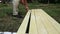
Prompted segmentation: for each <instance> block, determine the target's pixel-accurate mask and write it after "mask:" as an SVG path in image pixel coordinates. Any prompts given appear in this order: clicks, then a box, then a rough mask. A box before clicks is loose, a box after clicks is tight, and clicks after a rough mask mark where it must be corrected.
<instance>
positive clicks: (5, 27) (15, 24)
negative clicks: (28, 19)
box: [0, 3, 60, 32]
mask: <svg viewBox="0 0 60 34" xmlns="http://www.w3.org/2000/svg"><path fill="white" fill-rule="evenodd" d="M18 8H19V10H18V11H19V12H20V15H21V16H23V17H24V16H25V15H26V13H27V12H26V10H25V8H24V6H23V5H21V4H20V5H19V7H18ZM29 8H30V9H43V10H44V11H46V12H47V13H48V14H49V15H50V16H51V17H53V18H54V19H55V20H56V21H58V22H59V23H60V4H40V3H36V4H35V3H29ZM12 11H13V9H12V4H10V5H8V6H7V5H4V4H0V31H11V32H16V31H17V30H18V28H19V26H20V25H21V23H22V21H23V19H24V18H16V17H12V16H10V15H9V14H10V13H12Z"/></svg>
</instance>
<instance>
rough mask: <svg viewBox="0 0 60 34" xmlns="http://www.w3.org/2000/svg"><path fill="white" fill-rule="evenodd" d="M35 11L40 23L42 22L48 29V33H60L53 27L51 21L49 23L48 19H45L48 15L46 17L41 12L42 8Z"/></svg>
mask: <svg viewBox="0 0 60 34" xmlns="http://www.w3.org/2000/svg"><path fill="white" fill-rule="evenodd" d="M36 13H37V14H39V16H40V19H41V21H42V23H43V24H44V26H45V28H46V29H47V31H48V34H60V33H59V32H58V31H57V30H56V29H55V27H53V25H52V23H51V22H50V21H49V20H47V18H49V17H46V16H47V15H45V14H44V13H43V12H42V10H40V9H39V10H38V11H37V12H36Z"/></svg>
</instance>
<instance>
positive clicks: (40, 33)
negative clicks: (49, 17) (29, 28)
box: [35, 9, 48, 34]
mask: <svg viewBox="0 0 60 34" xmlns="http://www.w3.org/2000/svg"><path fill="white" fill-rule="evenodd" d="M38 12H39V10H36V9H35V16H36V24H37V28H38V34H48V32H47V30H46V28H45V26H44V24H43V23H42V21H41V19H40V13H38Z"/></svg>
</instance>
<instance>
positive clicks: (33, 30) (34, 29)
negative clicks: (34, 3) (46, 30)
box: [29, 10, 38, 34]
mask: <svg viewBox="0 0 60 34" xmlns="http://www.w3.org/2000/svg"><path fill="white" fill-rule="evenodd" d="M31 11H32V12H31V21H30V29H29V34H38V32H37V25H36V22H35V15H34V11H33V10H31Z"/></svg>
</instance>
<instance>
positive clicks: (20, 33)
mask: <svg viewBox="0 0 60 34" xmlns="http://www.w3.org/2000/svg"><path fill="white" fill-rule="evenodd" d="M29 16H30V10H29V11H28V13H27V14H26V16H25V18H24V20H23V22H22V24H21V26H20V27H19V29H18V31H17V34H26V29H27V25H28V20H29Z"/></svg>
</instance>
